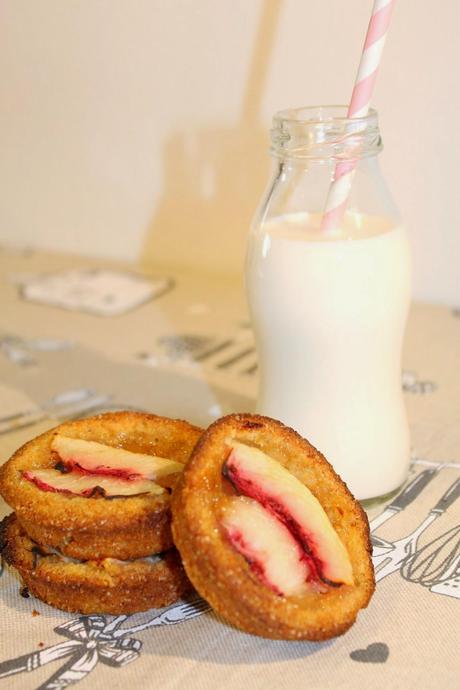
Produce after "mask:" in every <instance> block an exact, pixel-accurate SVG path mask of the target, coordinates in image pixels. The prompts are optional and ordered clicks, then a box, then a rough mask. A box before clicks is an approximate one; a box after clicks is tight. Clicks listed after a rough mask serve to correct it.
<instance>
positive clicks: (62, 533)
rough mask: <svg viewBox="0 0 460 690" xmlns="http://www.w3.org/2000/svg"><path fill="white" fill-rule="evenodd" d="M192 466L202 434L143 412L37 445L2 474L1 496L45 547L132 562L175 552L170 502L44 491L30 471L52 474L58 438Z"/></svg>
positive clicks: (101, 419)
mask: <svg viewBox="0 0 460 690" xmlns="http://www.w3.org/2000/svg"><path fill="white" fill-rule="evenodd" d="M57 433H59V434H62V435H64V436H68V437H71V438H79V439H84V440H87V441H97V442H99V443H103V444H105V445H108V446H114V447H116V448H124V449H126V450H131V451H134V452H139V453H145V454H151V455H159V456H161V457H165V458H169V459H171V460H176V461H178V462H181V463H182V464H185V463H186V462H187V460H188V458H189V456H190V454H191V452H192V450H193V447H194V446H195V444H196V442H197V441H198V439H199V438H200V436H201V434H202V429H199V428H198V427H195V426H193V425H191V424H189V423H188V422H186V421H183V420H178V419H169V418H166V417H160V416H156V415H153V414H147V413H143V412H131V411H129V412H111V413H106V414H101V415H97V416H95V417H88V418H86V419H79V420H75V421H71V422H65V423H64V424H61V425H59V426H58V427H55V428H54V429H51V430H50V431H47V432H46V433H44V434H42V435H41V436H38V437H37V438H35V439H33V440H32V441H29V442H28V443H26V444H25V445H24V446H22V447H21V448H19V450H17V451H16V453H14V455H13V456H12V457H11V458H10V459H9V460H8V462H6V463H5V464H4V465H3V466H2V467H1V468H0V494H1V495H2V496H3V498H4V499H5V501H6V502H7V503H8V504H9V505H10V506H11V507H12V508H13V509H14V510H15V512H16V515H17V519H18V520H19V522H20V523H21V525H22V526H23V528H24V529H25V530H26V532H27V533H28V534H29V536H30V537H31V538H32V539H34V540H35V541H36V542H38V543H39V544H46V545H48V546H53V547H55V548H57V549H59V550H60V551H62V553H64V554H65V555H67V556H71V557H74V558H80V559H83V560H85V559H86V560H87V559H94V558H106V557H111V558H119V559H132V558H140V557H143V556H148V555H149V554H152V553H158V552H160V551H164V550H166V549H168V548H170V547H171V546H172V537H171V529H170V494H169V492H168V491H165V492H164V493H163V494H161V495H156V496H154V495H142V496H130V497H123V498H113V499H106V498H103V497H96V498H85V497H80V496H70V495H67V494H60V493H54V492H49V491H42V490H41V489H39V488H38V487H37V486H35V484H33V483H31V482H29V481H28V480H26V479H24V477H23V472H24V471H26V470H33V469H43V468H51V467H53V466H54V463H55V459H53V458H52V456H51V443H52V440H53V437H54V436H55V434H57Z"/></svg>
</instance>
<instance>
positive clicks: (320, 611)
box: [172, 414, 375, 640]
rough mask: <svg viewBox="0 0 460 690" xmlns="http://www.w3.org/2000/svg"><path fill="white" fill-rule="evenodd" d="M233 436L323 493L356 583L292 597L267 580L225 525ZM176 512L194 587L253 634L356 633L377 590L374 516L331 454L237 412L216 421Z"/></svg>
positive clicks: (177, 536) (176, 497)
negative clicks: (226, 472) (354, 627)
mask: <svg viewBox="0 0 460 690" xmlns="http://www.w3.org/2000/svg"><path fill="white" fill-rule="evenodd" d="M232 441H239V442H241V443H244V444H247V445H249V446H254V447H256V448H259V449H260V450H262V451H263V452H264V453H266V454H267V455H269V456H270V457H272V458H273V459H275V460H277V461H278V462H280V463H281V464H282V465H283V466H284V467H285V468H286V469H287V470H288V471H289V472H290V473H291V474H292V475H294V476H295V477H297V479H299V481H301V482H302V483H303V484H304V485H305V486H306V487H307V488H308V489H309V490H310V491H311V492H312V493H313V494H314V495H315V496H316V498H317V499H318V500H319V502H320V503H321V505H322V507H323V509H324V510H325V512H326V513H327V515H328V517H329V520H330V522H331V523H332V525H333V527H334V529H335V530H336V532H337V534H338V536H339V537H340V539H341V540H342V542H343V544H344V545H345V547H346V549H347V551H348V555H349V557H350V561H351V564H352V568H353V578H354V584H353V585H344V584H343V585H341V586H339V587H331V588H329V589H328V591H327V592H325V593H319V592H315V591H312V592H309V593H308V594H305V595H302V596H288V597H286V596H279V595H278V594H276V593H275V592H274V591H272V590H271V589H270V588H268V587H267V586H265V585H264V584H262V583H261V581H260V580H259V579H258V578H257V576H256V575H255V574H254V573H253V571H252V570H251V569H250V567H249V565H248V563H247V562H246V560H245V559H244V557H243V556H242V555H240V554H239V553H238V552H237V551H236V550H235V549H234V548H233V546H232V545H231V544H230V542H229V541H228V539H227V537H226V535H225V533H224V531H223V529H222V527H221V524H220V516H221V515H222V512H221V511H222V506H223V505H224V503H225V500H226V496H225V494H226V493H227V494H228V488H226V483H225V480H224V479H223V477H222V466H223V463H224V462H225V460H226V458H227V457H228V455H229V451H230V449H229V443H231V442H232ZM227 498H228V496H227ZM172 516H173V522H172V531H173V538H174V542H175V544H176V546H177V548H178V549H179V551H180V554H181V557H182V560H183V564H184V567H185V570H186V572H187V574H188V576H189V578H190V580H191V582H192V584H193V585H194V587H195V588H196V589H197V590H198V592H199V593H200V594H201V596H203V597H204V598H205V599H207V600H208V601H209V603H210V604H211V605H212V607H213V608H214V609H215V610H216V611H217V612H218V613H219V614H221V615H222V616H223V617H224V618H225V619H226V620H227V621H228V622H229V623H231V624H233V625H234V626H235V627H237V628H239V629H241V630H244V631H245V632H248V633H253V634H255V635H260V636H262V637H267V638H272V639H286V640H325V639H328V638H331V637H334V636H336V635H340V634H342V633H344V632H345V631H346V630H348V628H350V626H351V625H352V624H353V623H354V621H355V619H356V616H357V614H358V612H359V610H360V609H361V608H364V607H366V606H367V604H368V602H369V600H370V598H371V596H372V593H373V591H374V588H375V580H374V571H373V567H372V561H371V543H370V537H369V525H368V520H367V517H366V514H365V513H364V511H363V510H362V508H361V506H360V505H359V503H358V502H357V501H356V500H355V499H354V498H353V496H352V494H351V493H350V491H349V490H348V488H347V486H346V485H345V483H344V482H343V481H342V480H341V479H340V477H339V476H338V475H337V474H336V473H335V472H334V470H333V469H332V467H331V465H330V464H329V463H328V462H327V460H326V459H325V458H324V457H323V455H321V453H320V452H318V451H317V450H316V449H315V448H314V447H313V446H312V445H311V444H310V443H308V441H306V440H305V439H303V438H301V436H299V434H297V433H296V432H295V431H294V430H292V429H290V428H288V427H286V426H284V425H283V424H281V423H280V422H277V421H275V420H273V419H270V418H267V417H262V416H259V415H249V414H234V415H229V416H227V417H223V418H222V419H220V420H218V421H216V422H215V423H214V424H212V425H211V426H210V427H209V429H208V430H207V431H206V432H205V433H204V435H203V436H202V437H201V440H200V441H199V442H198V444H197V446H196V447H195V450H194V452H193V454H192V456H191V458H190V461H189V462H188V464H187V466H186V469H185V471H184V472H183V474H182V476H181V478H180V480H179V482H178V484H177V486H176V488H175V489H174V492H173V498H172Z"/></svg>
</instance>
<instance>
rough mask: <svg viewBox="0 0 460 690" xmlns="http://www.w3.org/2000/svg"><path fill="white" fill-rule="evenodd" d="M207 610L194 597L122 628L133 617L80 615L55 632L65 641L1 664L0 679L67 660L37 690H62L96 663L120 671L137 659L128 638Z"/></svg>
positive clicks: (136, 642)
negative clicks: (144, 620) (66, 658)
mask: <svg viewBox="0 0 460 690" xmlns="http://www.w3.org/2000/svg"><path fill="white" fill-rule="evenodd" d="M209 610H210V606H209V604H208V603H207V602H206V601H204V599H201V598H200V597H198V596H197V597H196V598H195V599H191V600H190V601H185V602H182V603H179V604H175V605H174V606H171V607H169V608H168V609H166V610H165V611H163V612H162V613H160V614H157V615H155V616H154V617H153V618H151V619H150V620H148V621H146V622H144V623H140V624H137V625H133V626H131V627H125V628H123V627H121V626H122V625H123V624H124V623H126V622H127V621H129V620H131V619H133V618H135V616H134V615H132V616H126V615H123V616H115V617H114V618H111V617H110V616H97V615H95V616H80V617H79V618H75V619H73V620H70V621H68V622H66V623H63V624H62V625H58V626H57V627H56V628H55V629H54V630H55V632H57V633H58V634H59V635H63V636H64V637H67V638H68V639H67V641H65V642H60V643H58V644H56V645H53V646H52V647H47V648H46V649H42V650H40V651H38V652H37V651H34V652H31V653H30V654H24V655H22V656H20V657H17V658H16V659H10V660H8V661H4V662H1V663H0V678H6V677H8V676H13V675H15V674H17V673H23V672H25V671H26V672H28V671H34V670H35V669H37V668H40V667H42V666H44V665H45V664H49V663H51V662H53V661H57V660H59V659H63V658H65V657H70V658H69V660H68V661H67V663H66V664H64V666H62V667H61V668H59V669H58V671H56V673H54V674H53V675H52V676H51V677H50V678H49V679H48V680H47V681H45V683H43V684H42V685H40V687H39V688H37V690H61V689H62V688H65V687H67V686H69V685H73V684H75V683H78V682H79V681H80V680H83V678H85V677H86V676H87V675H88V674H89V673H91V671H93V670H94V669H95V668H96V666H97V664H98V662H99V661H100V662H102V663H103V664H106V665H108V666H112V667H117V668H121V667H122V666H126V664H129V663H131V662H132V661H135V660H136V659H138V658H139V655H140V651H141V648H142V642H141V641H140V640H137V639H135V638H133V637H131V635H133V634H135V633H139V632H142V631H143V630H147V629H148V628H151V627H155V626H158V625H176V624H178V623H182V622H183V621H186V620H191V619H192V618H196V617H197V616H201V615H202V614H204V613H206V612H207V611H209Z"/></svg>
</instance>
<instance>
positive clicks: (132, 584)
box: [2, 514, 190, 615]
mask: <svg viewBox="0 0 460 690" xmlns="http://www.w3.org/2000/svg"><path fill="white" fill-rule="evenodd" d="M2 533H3V556H4V558H5V561H6V562H7V563H8V564H9V565H11V566H12V567H13V568H15V569H16V570H17V571H18V573H19V575H20V577H21V580H22V582H23V584H24V585H25V586H26V587H27V589H28V590H29V592H30V593H31V594H33V595H34V596H36V597H37V598H38V599H41V600H42V601H44V602H45V603H47V604H50V605H51V606H56V607H57V608H59V609H62V610H64V611H70V612H80V613H86V614H90V613H106V614H114V615H117V614H129V613H135V612H136V611H146V610H147V609H150V608H160V607H162V606H169V605H170V604H173V603H174V602H175V601H177V600H178V599H179V598H180V597H181V596H182V595H183V594H185V593H186V592H187V591H188V590H189V589H190V582H189V580H188V579H187V576H186V575H185V572H184V569H183V567H182V565H181V562H180V558H179V554H178V553H177V551H176V549H171V550H169V551H167V552H166V553H165V554H162V556H161V557H159V558H158V559H153V560H149V559H148V560H143V559H140V560H139V559H138V560H134V561H118V560H113V559H111V558H106V559H102V560H89V561H86V562H73V561H69V559H66V558H65V557H61V556H60V555H59V554H57V553H51V554H46V553H44V552H43V551H42V550H41V547H38V546H37V544H36V543H35V542H34V541H33V540H32V539H30V537H29V536H28V535H27V534H26V533H25V532H24V530H23V528H22V527H21V525H20V523H19V522H18V520H17V519H16V517H15V515H14V514H12V515H10V516H8V517H7V518H5V519H4V521H3V525H2Z"/></svg>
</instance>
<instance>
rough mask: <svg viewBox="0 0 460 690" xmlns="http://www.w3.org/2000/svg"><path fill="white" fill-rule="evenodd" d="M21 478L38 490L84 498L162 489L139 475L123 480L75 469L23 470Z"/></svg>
mask: <svg viewBox="0 0 460 690" xmlns="http://www.w3.org/2000/svg"><path fill="white" fill-rule="evenodd" d="M23 477H24V479H27V481H29V482H32V483H33V484H35V485H36V486H38V488H39V489H41V490H42V491H51V492H56V493H62V494H69V495H72V496H86V497H88V498H96V497H101V498H121V497H126V496H141V495H142V494H149V493H150V494H155V495H157V496H158V495H159V494H162V493H164V491H165V489H163V488H162V487H161V486H158V484H155V482H152V481H150V480H148V479H143V478H142V477H137V478H133V479H123V478H121V477H113V476H97V475H94V474H91V475H87V474H81V473H79V472H60V471H59V470H55V469H53V470H27V471H26V472H24V473H23Z"/></svg>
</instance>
